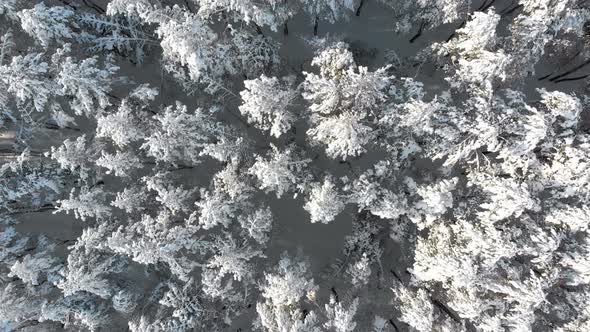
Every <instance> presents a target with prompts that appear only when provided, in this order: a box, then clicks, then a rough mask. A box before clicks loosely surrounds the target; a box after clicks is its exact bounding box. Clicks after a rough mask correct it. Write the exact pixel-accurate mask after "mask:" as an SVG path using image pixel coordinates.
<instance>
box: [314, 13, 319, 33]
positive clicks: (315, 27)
mask: <svg viewBox="0 0 590 332" xmlns="http://www.w3.org/2000/svg"><path fill="white" fill-rule="evenodd" d="M319 20H320V19H319V18H318V17H317V16H316V17H315V20H314V22H313V35H314V36H317V35H318V22H319Z"/></svg>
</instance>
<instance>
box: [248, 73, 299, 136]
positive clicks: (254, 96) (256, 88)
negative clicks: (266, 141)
mask: <svg viewBox="0 0 590 332" xmlns="http://www.w3.org/2000/svg"><path fill="white" fill-rule="evenodd" d="M244 85H245V88H246V89H245V90H244V91H242V92H241V93H240V95H241V97H242V100H243V101H244V102H243V103H242V105H240V113H242V115H244V116H246V119H247V120H248V123H251V124H254V125H255V126H256V127H257V128H259V129H261V130H264V131H270V134H271V135H272V136H274V137H279V136H281V135H282V134H284V133H286V132H288V131H289V130H290V129H291V126H292V125H293V123H294V122H295V120H296V117H295V115H294V114H293V110H292V104H293V99H294V98H295V97H296V94H295V90H294V89H293V88H292V87H291V86H292V85H293V82H292V80H290V79H289V78H285V79H283V80H279V79H278V78H276V77H266V76H264V75H262V76H260V77H259V78H257V79H254V80H247V81H244Z"/></svg>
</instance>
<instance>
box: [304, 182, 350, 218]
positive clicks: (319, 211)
mask: <svg viewBox="0 0 590 332" xmlns="http://www.w3.org/2000/svg"><path fill="white" fill-rule="evenodd" d="M303 208H304V209H305V210H306V211H307V212H309V214H310V215H311V222H312V223H316V222H318V221H319V222H322V223H324V224H327V223H329V222H331V221H332V220H334V218H335V217H336V216H337V215H338V214H339V213H340V212H342V210H344V202H343V200H342V198H341V197H340V194H339V193H338V191H337V188H336V186H335V184H334V180H332V178H330V177H326V178H325V179H324V182H323V183H321V184H320V183H314V184H312V187H311V192H310V195H309V199H308V200H307V202H306V203H305V205H304V206H303Z"/></svg>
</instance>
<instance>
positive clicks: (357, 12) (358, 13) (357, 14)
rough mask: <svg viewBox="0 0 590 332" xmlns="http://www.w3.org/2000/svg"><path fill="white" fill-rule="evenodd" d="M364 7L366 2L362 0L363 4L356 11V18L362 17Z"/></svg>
mask: <svg viewBox="0 0 590 332" xmlns="http://www.w3.org/2000/svg"><path fill="white" fill-rule="evenodd" d="M364 5H365V0H361V3H360V4H359V6H358V8H357V9H356V16H361V9H363V6H364Z"/></svg>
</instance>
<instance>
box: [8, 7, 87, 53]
mask: <svg viewBox="0 0 590 332" xmlns="http://www.w3.org/2000/svg"><path fill="white" fill-rule="evenodd" d="M74 15H75V13H74V11H73V10H72V9H71V8H69V7H59V6H55V7H47V6H46V5H45V4H44V3H39V4H37V5H35V7H33V8H32V9H24V10H22V11H20V12H18V16H19V18H20V20H21V24H22V28H23V30H24V31H26V32H27V33H28V34H30V35H32V36H34V37H35V38H36V39H37V40H39V43H40V44H41V45H43V46H44V47H48V46H49V45H50V43H51V42H53V41H55V42H63V41H64V39H72V38H74V37H76V33H75V32H73V31H72V29H71V27H70V25H71V21H72V20H73V17H74ZM73 27H74V28H76V27H77V26H76V25H74V26H73Z"/></svg>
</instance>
